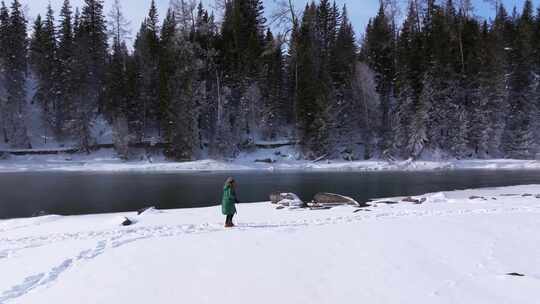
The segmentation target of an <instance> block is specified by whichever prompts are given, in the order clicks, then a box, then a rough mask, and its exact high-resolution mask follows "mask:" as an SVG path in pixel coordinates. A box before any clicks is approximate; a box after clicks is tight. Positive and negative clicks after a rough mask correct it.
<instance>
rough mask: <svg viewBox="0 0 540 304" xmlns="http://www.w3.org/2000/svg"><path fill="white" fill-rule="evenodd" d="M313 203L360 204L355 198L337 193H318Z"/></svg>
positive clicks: (334, 204)
mask: <svg viewBox="0 0 540 304" xmlns="http://www.w3.org/2000/svg"><path fill="white" fill-rule="evenodd" d="M313 203H314V204H316V205H321V206H340V205H351V206H360V204H359V203H358V202H357V201H356V200H354V199H353V198H351V197H348V196H344V195H340V194H335V193H317V194H316V195H315V197H314V198H313Z"/></svg>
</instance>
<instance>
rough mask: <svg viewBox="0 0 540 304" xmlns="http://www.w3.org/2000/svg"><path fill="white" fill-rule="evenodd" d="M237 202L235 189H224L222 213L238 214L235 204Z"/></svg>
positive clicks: (227, 187)
mask: <svg viewBox="0 0 540 304" xmlns="http://www.w3.org/2000/svg"><path fill="white" fill-rule="evenodd" d="M237 202H238V200H237V199H236V193H235V191H234V189H233V188H231V186H229V185H227V186H225V187H224V188H223V199H222V200H221V212H222V213H223V214H224V215H234V214H235V213H236V206H235V204H236V203H237Z"/></svg>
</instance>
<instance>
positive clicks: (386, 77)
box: [363, 2, 395, 150]
mask: <svg viewBox="0 0 540 304" xmlns="http://www.w3.org/2000/svg"><path fill="white" fill-rule="evenodd" d="M393 46H394V34H393V28H392V24H391V20H390V19H389V18H388V17H387V16H386V12H385V10H384V5H383V3H382V2H381V4H380V7H379V12H378V14H377V16H376V17H375V18H374V19H373V20H371V22H370V23H369V26H368V27H367V30H366V39H365V41H364V50H363V56H364V59H365V60H366V62H367V63H368V64H369V66H370V67H371V68H372V69H373V70H374V71H375V73H376V75H377V76H376V77H377V92H378V93H379V95H380V98H381V107H382V108H381V113H382V121H381V134H380V137H381V145H380V149H381V150H386V149H388V148H390V146H391V141H392V139H391V113H392V111H393V107H394V105H393V103H394V102H393V96H394V79H395V71H394V57H395V55H394V54H393V52H394V47H393Z"/></svg>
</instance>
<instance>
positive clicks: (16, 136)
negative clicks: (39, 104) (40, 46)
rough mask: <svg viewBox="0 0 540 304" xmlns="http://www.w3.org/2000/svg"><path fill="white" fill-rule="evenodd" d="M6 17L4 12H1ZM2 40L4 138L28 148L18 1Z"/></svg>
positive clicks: (24, 37) (24, 36)
mask: <svg viewBox="0 0 540 304" xmlns="http://www.w3.org/2000/svg"><path fill="white" fill-rule="evenodd" d="M2 11H3V12H1V14H2V15H3V16H2V17H1V18H2V19H4V18H5V17H6V15H5V10H4V9H2ZM5 22H6V20H2V23H4V26H3V27H6V32H4V33H3V35H5V37H4V39H5V41H4V47H5V48H4V49H3V52H4V53H5V57H4V58H7V60H5V62H4V66H5V74H4V78H5V87H6V98H5V100H4V106H3V107H2V108H3V109H2V114H3V115H2V116H3V117H2V120H3V121H4V136H5V139H6V141H7V142H8V143H9V144H10V146H11V147H13V148H25V149H26V148H30V147H31V144H30V139H29V137H28V134H27V128H26V69H27V55H26V54H27V32H26V19H25V17H24V14H23V12H22V6H21V3H20V2H19V0H13V1H12V3H11V7H10V13H9V19H8V21H7V26H6V25H5Z"/></svg>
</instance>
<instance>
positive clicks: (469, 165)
mask: <svg viewBox="0 0 540 304" xmlns="http://www.w3.org/2000/svg"><path fill="white" fill-rule="evenodd" d="M276 154H277V155H276ZM143 155H144V154H142V153H141V156H140V157H138V158H137V160H133V161H128V162H125V161H122V160H121V159H119V158H118V157H116V155H115V153H114V151H113V150H112V149H101V150H99V151H98V152H95V153H92V154H90V155H86V154H73V155H72V154H59V155H32V156H28V155H27V156H14V155H12V156H9V158H7V159H3V160H2V159H0V173H1V172H22V171H100V172H117V171H178V172H182V171H186V172H189V171H242V170H276V171H279V170H331V171H354V170H356V171H390V170H403V171H420V170H452V169H493V170H495V169H513V170H523V169H528V170H540V161H537V160H511V159H491V160H437V161H415V162H412V161H396V162H392V163H390V162H387V161H380V160H373V161H336V160H330V161H327V160H324V161H320V162H312V161H306V160H297V159H296V158H297V157H296V156H297V155H295V151H294V149H292V148H291V147H288V148H278V149H266V150H260V151H257V152H254V153H244V154H242V155H240V156H239V157H238V158H237V159H235V160H231V161H223V160H212V159H206V160H199V161H193V162H182V163H179V162H171V161H167V160H166V159H165V158H164V157H163V156H161V155H153V156H149V157H147V156H143ZM268 159H270V160H272V161H274V163H265V162H257V161H258V160H259V161H260V160H268Z"/></svg>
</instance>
